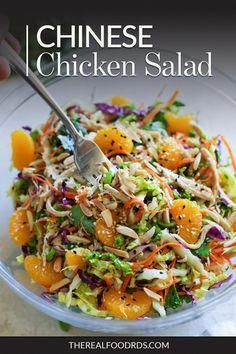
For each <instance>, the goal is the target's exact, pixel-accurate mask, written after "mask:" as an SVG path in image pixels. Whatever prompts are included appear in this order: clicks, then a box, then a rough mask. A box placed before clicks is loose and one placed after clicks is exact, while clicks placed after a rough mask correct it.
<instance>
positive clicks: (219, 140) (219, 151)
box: [217, 138, 222, 156]
mask: <svg viewBox="0 0 236 354" xmlns="http://www.w3.org/2000/svg"><path fill="white" fill-rule="evenodd" d="M221 143H222V142H221V139H220V138H218V141H217V150H218V153H219V156H221V154H222V147H221Z"/></svg>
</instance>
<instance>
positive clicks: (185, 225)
mask: <svg viewBox="0 0 236 354" xmlns="http://www.w3.org/2000/svg"><path fill="white" fill-rule="evenodd" d="M170 213H171V215H172V217H173V219H174V221H175V222H176V224H177V225H178V228H179V235H180V236H181V237H182V238H183V239H184V240H185V241H186V242H188V243H196V242H197V241H198V238H199V235H200V232H201V227H202V214H201V212H200V208H199V207H198V205H197V203H196V202H192V201H190V200H188V199H177V200H174V202H173V204H172V206H171V208H170Z"/></svg>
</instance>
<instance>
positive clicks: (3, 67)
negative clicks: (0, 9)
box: [0, 14, 20, 80]
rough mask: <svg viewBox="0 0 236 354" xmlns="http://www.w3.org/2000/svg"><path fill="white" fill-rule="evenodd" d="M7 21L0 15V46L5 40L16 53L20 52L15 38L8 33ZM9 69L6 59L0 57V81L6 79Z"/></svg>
mask: <svg viewBox="0 0 236 354" xmlns="http://www.w3.org/2000/svg"><path fill="white" fill-rule="evenodd" d="M8 27H9V26H8V20H7V18H6V17H5V16H4V15H1V14H0V45H1V41H3V40H5V41H6V42H7V43H8V44H10V46H11V47H12V48H13V49H14V50H15V51H16V52H17V53H19V52H20V44H19V42H18V41H17V39H16V38H15V37H13V36H12V35H11V34H10V33H9V32H8ZM10 72H11V69H10V66H9V63H8V61H7V59H5V58H3V57H0V80H4V79H7V78H8V76H9V75H10Z"/></svg>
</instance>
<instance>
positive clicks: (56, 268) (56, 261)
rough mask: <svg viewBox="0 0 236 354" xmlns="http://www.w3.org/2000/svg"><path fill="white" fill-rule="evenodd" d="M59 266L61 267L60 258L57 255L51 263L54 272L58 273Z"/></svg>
mask: <svg viewBox="0 0 236 354" xmlns="http://www.w3.org/2000/svg"><path fill="white" fill-rule="evenodd" d="M61 268H62V258H61V257H57V258H56V260H55V262H54V264H53V269H54V271H55V272H56V273H60V271H61Z"/></svg>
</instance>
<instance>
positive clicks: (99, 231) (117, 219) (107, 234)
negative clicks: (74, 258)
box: [94, 208, 126, 247]
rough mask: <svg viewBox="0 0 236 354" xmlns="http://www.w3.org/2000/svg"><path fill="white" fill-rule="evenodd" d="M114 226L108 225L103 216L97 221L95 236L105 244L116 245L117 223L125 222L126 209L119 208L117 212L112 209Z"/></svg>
mask: <svg viewBox="0 0 236 354" xmlns="http://www.w3.org/2000/svg"><path fill="white" fill-rule="evenodd" d="M111 214H112V220H113V224H112V226H107V224H106V222H105V220H104V219H103V218H102V217H101V218H99V219H98V220H97V221H96V223H95V228H94V231H95V236H96V238H97V240H98V241H100V242H101V243H102V244H103V245H105V246H109V247H114V246H115V237H116V236H117V231H116V224H117V223H120V224H123V223H124V222H125V220H126V216H125V211H124V210H122V209H121V208H117V210H116V212H114V211H112V213H111Z"/></svg>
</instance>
